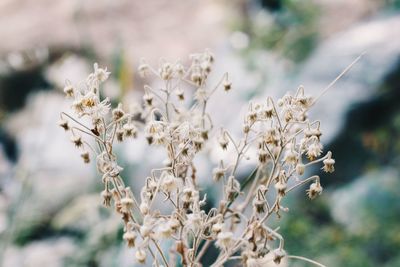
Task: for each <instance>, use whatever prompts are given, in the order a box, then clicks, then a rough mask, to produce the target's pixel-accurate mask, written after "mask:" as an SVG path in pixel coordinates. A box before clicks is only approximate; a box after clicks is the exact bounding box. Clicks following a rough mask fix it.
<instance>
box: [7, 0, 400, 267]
mask: <svg viewBox="0 0 400 267" xmlns="http://www.w3.org/2000/svg"><path fill="white" fill-rule="evenodd" d="M242 2H245V1H232V2H231V1H212V0H190V1H188V0H176V1H171V0H157V1H132V0H114V1H109V0H87V1H79V0H59V1H54V0H23V1H21V0H2V1H0V36H1V38H2V40H1V42H0V59H1V60H2V61H3V63H4V62H6V63H7V64H9V65H11V66H14V69H17V68H15V66H20V65H21V64H23V61H24V60H25V59H24V60H23V59H21V57H20V56H19V55H20V53H23V52H24V51H29V50H35V49H38V48H40V49H44V51H47V53H48V52H49V51H50V50H51V49H53V48H55V47H56V48H57V49H58V48H63V49H71V50H74V49H80V48H81V47H83V46H87V45H89V46H90V47H91V48H92V49H93V50H94V53H95V55H96V57H97V58H96V61H99V62H102V63H104V64H103V65H107V64H111V62H112V57H113V55H114V54H115V51H116V50H120V49H121V50H122V51H123V54H124V56H125V57H126V60H127V62H128V63H127V64H128V65H129V66H131V70H132V71H131V77H130V78H131V79H132V80H134V82H133V83H132V86H131V87H132V88H128V89H129V90H130V91H129V92H128V93H125V94H124V96H125V99H124V100H123V101H129V100H130V99H131V98H132V97H133V98H134V97H138V96H139V92H140V89H138V88H137V87H135V86H140V85H141V82H137V81H136V79H137V78H136V76H135V71H134V70H135V69H136V66H137V64H138V62H139V59H140V58H141V57H145V58H147V59H148V60H149V62H150V63H151V64H154V65H157V62H158V58H160V57H165V58H167V59H169V60H171V61H175V59H178V58H181V59H183V60H186V59H187V56H188V55H189V54H191V53H193V52H197V51H203V50H204V49H205V48H210V49H211V50H212V51H213V53H214V54H215V56H216V65H215V73H214V74H213V77H212V80H214V81H218V79H219V77H220V76H221V75H222V74H223V73H224V72H225V71H227V72H229V73H230V77H232V81H233V89H232V92H231V93H230V94H228V95H226V94H225V93H224V92H218V93H216V95H215V99H214V101H211V102H210V106H209V112H210V113H212V114H215V121H214V123H215V125H223V126H224V127H226V128H228V129H230V130H231V131H232V132H233V135H234V136H236V137H238V136H239V134H240V131H241V122H242V121H241V120H240V119H239V120H237V118H240V116H242V115H243V113H244V112H245V111H246V103H247V102H248V100H249V99H256V100H259V101H263V99H265V97H266V96H267V95H272V96H273V97H280V96H282V94H283V93H284V92H286V91H287V90H291V91H294V90H295V89H296V88H297V86H298V85H300V84H303V85H304V86H305V89H306V92H309V93H311V94H318V92H320V90H321V89H323V88H324V87H325V86H326V85H328V84H329V83H330V82H331V81H332V80H333V79H334V78H335V77H336V76H337V75H338V74H339V73H340V72H341V71H342V70H343V69H344V68H345V67H346V66H347V65H348V64H350V63H351V62H352V61H353V60H354V59H355V58H356V57H357V56H358V55H359V54H361V53H363V52H365V51H366V52H367V54H366V55H365V56H364V57H363V59H362V60H360V62H359V63H358V64H357V65H356V66H355V68H354V70H353V72H352V73H351V75H348V76H347V77H346V78H344V79H343V80H341V81H340V82H339V83H338V84H337V88H333V89H332V92H328V94H329V95H328V94H327V95H326V96H325V97H324V98H322V99H321V103H320V105H317V106H316V110H315V113H314V114H312V116H313V115H315V114H317V113H318V116H319V117H322V120H323V123H322V129H323V132H324V137H323V138H324V142H329V140H330V139H332V138H333V137H334V136H335V134H336V133H337V132H338V131H339V130H340V127H341V119H342V118H343V116H344V114H345V112H346V111H347V109H348V108H349V106H350V105H351V104H352V103H354V102H357V101H360V100H362V99H365V98H366V97H368V96H369V95H371V94H372V92H373V90H374V88H375V86H376V85H377V84H378V82H379V81H380V80H381V79H382V77H383V76H384V75H385V74H387V72H388V70H390V68H391V66H393V65H394V64H395V63H396V61H397V58H398V56H399V55H400V15H399V14H382V13H380V12H379V8H380V6H381V3H380V2H381V1H372V0H356V1H344V0H343V1H334V0H323V1H316V2H317V4H318V5H319V6H320V8H321V9H322V10H323V11H325V16H323V17H322V19H321V20H320V21H319V29H320V33H321V38H320V40H319V43H318V46H317V47H316V49H315V50H314V51H313V53H312V54H311V55H310V57H309V58H308V59H307V60H305V61H304V62H303V63H301V64H302V65H301V66H302V67H301V68H299V69H300V70H299V71H295V72H294V71H293V62H290V61H289V60H287V59H284V58H282V57H280V56H279V55H278V54H277V53H276V52H274V51H267V50H258V51H254V52H253V54H252V55H251V57H252V58H251V60H252V61H253V62H254V64H255V65H256V68H255V69H251V70H250V69H249V68H247V66H246V64H245V63H244V60H243V58H242V57H241V55H240V51H241V50H243V49H245V48H247V47H248V46H249V43H250V41H251V36H249V35H248V34H246V33H244V32H242V31H240V30H234V31H232V27H231V26H230V25H229V23H230V22H231V21H232V18H234V16H240V15H241V13H240V8H238V6H239V7H240V6H241V5H242ZM343 10H346V12H347V13H346V14H348V16H347V15H346V16H343V14H342V11H343ZM321 12H322V11H321ZM268 16H269V15H268V14H258V18H259V19H260V23H268V20H269V18H268ZM342 17H345V19H343V20H341V19H339V18H342ZM338 20H340V23H337V21H338ZM47 53H44V56H45V57H46V55H47ZM42 54H43V53H42ZM92 64H93V62H92V61H91V60H88V59H87V58H82V57H81V56H80V55H76V54H74V53H71V52H68V53H66V55H64V56H62V57H61V58H60V59H58V60H56V61H55V62H51V64H50V65H49V66H48V67H47V68H46V71H45V73H44V75H45V77H47V79H48V81H49V82H50V83H51V85H52V86H54V87H55V88H58V89H59V88H61V87H62V86H63V84H64V81H65V79H70V80H71V81H73V82H78V81H80V80H83V79H85V77H86V75H87V74H88V73H89V71H90V70H91V68H92ZM1 66H2V65H1V64H0V67H1ZM0 70H1V68H0ZM111 71H113V70H112V69H111ZM366 75H367V77H368V79H365V77H366ZM265 76H267V77H268V79H267V80H266V81H265V80H263V77H265ZM260 84H262V86H261V89H258V90H255V89H254V88H256V87H260ZM118 86H119V82H118V81H116V80H115V79H111V80H110V81H108V82H107V84H106V90H107V93H106V94H108V95H109V96H110V97H111V98H115V97H117V96H118V94H116V91H117V90H118V89H117V88H118ZM0 90H1V88H0ZM332 99H335V101H332ZM26 103H27V104H26V105H25V106H24V107H23V108H22V109H21V110H19V111H17V112H14V113H11V114H8V115H7V116H5V117H3V118H2V120H1V121H0V122H1V124H2V127H3V128H4V129H5V130H6V131H7V133H8V134H10V135H11V136H12V137H13V138H14V139H15V141H16V143H17V146H18V153H19V158H18V160H17V161H16V162H14V163H13V162H11V161H10V160H9V159H7V158H6V156H5V155H4V153H3V151H2V148H1V145H0V186H1V191H0V235H1V236H2V237H3V238H1V241H0V266H2V263H3V267H31V266H32V267H36V266H56V267H58V266H60V267H61V266H64V265H63V262H64V261H65V259H66V258H68V257H73V256H74V255H75V254H77V255H79V256H82V254H84V253H89V252H87V251H86V250H90V248H91V247H92V248H93V247H95V246H97V245H98V243H101V242H102V240H101V238H107V235H113V234H114V235H115V233H116V232H117V231H118V227H119V226H120V225H119V223H118V220H117V221H114V220H113V216H112V215H111V217H110V216H108V217H107V219H104V216H103V215H101V212H102V211H99V205H100V197H99V196H98V194H97V192H99V190H100V189H99V188H100V186H99V185H100V177H98V176H97V175H96V171H95V166H94V165H91V166H90V167H88V166H85V165H83V163H82V162H81V159H80V157H79V154H78V152H77V151H76V150H75V149H74V147H73V146H72V144H71V142H70V141H69V137H68V135H66V134H64V132H63V130H62V129H60V128H58V127H57V120H58V119H59V113H60V111H61V110H66V109H67V108H68V107H69V104H68V102H67V101H65V99H64V97H63V95H62V94H61V93H60V91H56V90H54V91H46V92H43V91H40V92H33V93H32V94H31V95H30V96H29V97H28V100H27V102H26ZM221 106H222V109H221ZM216 130H217V129H216ZM118 149H119V150H120V153H121V155H123V157H124V164H130V165H131V166H132V170H133V171H132V177H131V180H132V181H133V183H135V182H134V181H135V180H140V179H142V178H144V177H145V176H146V175H147V172H148V170H149V167H150V166H157V164H160V163H161V162H160V160H162V158H163V155H162V154H157V153H158V152H157V151H155V150H152V149H150V150H149V149H148V148H147V146H146V145H145V140H144V138H139V140H138V141H137V142H136V141H134V142H129V143H128V144H127V145H126V146H120V147H119V148H118ZM207 153H208V154H207ZM250 153H251V151H250ZM249 156H250V160H249V161H248V164H247V165H248V166H251V165H252V160H254V157H252V156H254V155H249ZM221 157H229V151H228V153H227V152H222V151H215V150H214V151H212V152H210V151H206V153H205V154H203V155H201V156H200V159H199V164H200V165H199V166H201V168H199V175H200V177H203V178H204V179H206V178H208V177H207V175H208V173H209V172H210V170H211V169H212V168H213V167H214V165H215V164H217V162H218V161H219V159H220V158H221ZM248 166H245V167H244V168H243V170H242V171H243V173H245V172H246V171H247V170H248V168H247V167H248ZM139 183H140V182H139ZM211 183H212V182H211V181H209V180H208V181H204V184H205V185H210V184H211ZM135 190H136V191H137V189H135ZM77 199H78V200H80V201H81V202H78V204H79V203H86V204H87V205H86V206H85V207H84V208H83V209H76V207H78V206H79V205H77V202H76V201H77ZM88 214H89V215H90V216H88ZM114 219H115V218H114ZM117 219H118V218H117ZM76 222H79V223H78V224H76ZM42 223H50V225H52V227H53V228H54V229H62V228H63V227H67V228H68V227H75V226H76V225H78V226H79V227H81V228H80V230H82V229H84V231H87V233H88V236H89V238H88V240H86V241H85V242H83V243H77V242H74V239H73V238H71V237H63V236H61V237H57V236H56V237H54V236H51V237H50V238H46V237H45V238H39V239H38V240H35V241H34V242H31V243H30V244H28V245H26V246H23V247H19V246H18V245H15V244H12V242H11V241H12V240H13V235H14V234H15V233H17V232H18V233H20V232H21V231H25V230H26V231H29V229H31V228H34V227H39V226H40V224H42ZM100 224H103V225H101V226H100ZM118 238H119V237H118ZM96 242H97V243H96ZM88 248H89V249H88ZM2 249H3V251H2ZM94 254H95V256H94V258H96V259H98V261H99V262H100V263H102V264H103V265H100V266H104V267H106V266H113V265H112V264H113V263H112V259H114V258H118V259H119V262H120V263H121V264H120V265H117V266H133V265H132V264H133V260H131V258H132V257H133V254H132V253H129V252H127V251H126V250H124V249H122V248H121V247H119V245H116V244H113V247H112V249H109V250H107V252H106V253H97V254H96V253H94ZM45 255H47V256H45ZM82 257H84V255H83V256H82Z"/></svg>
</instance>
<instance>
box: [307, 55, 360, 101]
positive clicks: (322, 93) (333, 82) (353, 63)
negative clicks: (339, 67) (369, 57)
mask: <svg viewBox="0 0 400 267" xmlns="http://www.w3.org/2000/svg"><path fill="white" fill-rule="evenodd" d="M364 55H365V52H363V53H362V54H361V55H359V56H358V57H357V58H356V59H355V60H353V62H351V63H350V65H348V66H347V67H346V68H345V69H344V70H343V71H342V72H341V73H340V74H339V75H338V76H337V77H336V78H335V79H334V80H333V81H332V82H331V83H330V84H329V85H328V86H327V87H325V88H324V89H323V90H322V92H321V93H320V94H319V95H318V96H317V97H316V98H315V99H314V101H313V102H312V103H311V105H310V107H311V106H313V105H314V104H315V103H316V102H317V101H318V99H320V98H321V97H322V96H323V95H324V94H325V93H326V92H327V91H328V90H329V89H331V88H332V86H334V85H335V83H336V82H337V81H338V80H340V78H342V77H343V76H344V75H345V74H346V73H347V72H349V71H350V69H351V68H352V67H353V66H354V65H355V64H356V63H357V62H358V61H359V60H360V59H361V58H362V57H363V56H364Z"/></svg>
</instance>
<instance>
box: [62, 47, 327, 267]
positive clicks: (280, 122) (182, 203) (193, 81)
mask: <svg viewBox="0 0 400 267" xmlns="http://www.w3.org/2000/svg"><path fill="white" fill-rule="evenodd" d="M190 61H191V63H190V64H189V65H188V66H187V67H185V66H184V65H183V64H182V63H181V62H175V63H172V62H167V61H165V60H161V61H160V65H159V67H158V68H153V67H152V66H150V65H149V64H148V63H147V62H146V61H145V60H142V61H141V64H140V66H139V68H138V71H139V73H140V74H141V76H143V77H145V78H146V77H152V78H157V79H159V80H160V81H161V83H162V87H161V88H160V89H155V88H152V87H151V86H149V85H145V86H144V95H143V99H142V100H143V101H142V104H140V105H139V106H138V105H132V107H131V108H129V109H128V110H127V109H125V108H124V107H123V106H122V104H118V105H117V106H116V107H115V108H113V107H112V106H111V104H110V101H109V100H108V99H102V98H101V94H100V90H101V84H102V83H103V82H105V81H106V80H107V78H108V76H109V74H110V73H109V72H107V69H103V68H99V67H98V65H97V64H95V65H94V72H93V73H91V74H90V75H89V76H88V78H87V80H86V81H85V82H83V83H81V84H79V85H78V86H75V85H72V84H71V83H69V82H67V83H66V86H65V89H64V92H65V94H66V95H67V97H69V98H72V109H73V111H74V114H75V115H70V114H67V113H62V114H61V119H60V122H59V125H60V126H61V127H62V128H63V129H64V130H66V131H68V132H70V134H71V140H72V142H73V143H74V145H75V146H76V147H77V148H78V149H80V151H81V157H82V158H83V161H84V162H85V163H89V162H90V159H91V158H94V159H95V161H96V165H97V169H98V172H99V173H100V174H101V175H102V182H103V184H104V190H103V191H102V193H101V197H102V199H103V204H104V205H105V206H106V207H113V208H114V209H115V210H116V212H117V213H118V214H120V216H121V218H122V222H123V225H124V234H123V239H124V240H125V242H126V244H127V246H128V247H130V248H135V249H136V252H135V257H136V260H137V261H138V262H140V263H145V262H146V260H149V258H151V260H152V263H153V264H154V265H155V266H159V265H163V266H175V265H176V262H175V261H176V260H177V259H179V260H180V263H181V264H182V265H183V266H201V261H202V257H203V256H204V254H205V253H206V252H207V250H208V248H209V246H210V245H212V244H214V245H215V246H216V247H217V248H218V249H219V251H220V252H219V256H218V257H217V258H216V259H215V262H214V264H213V266H222V265H223V264H224V263H225V262H226V261H228V260H232V259H240V260H242V262H243V265H244V266H249V267H251V266H267V265H265V264H268V262H269V261H273V262H275V263H276V264H279V263H280V262H281V260H282V259H284V258H285V257H286V256H287V254H286V252H285V251H284V239H283V237H282V236H281V235H280V234H279V233H278V232H277V231H276V230H273V229H271V228H270V227H268V219H269V218H270V217H271V216H272V215H274V214H275V215H277V216H278V217H280V216H281V213H282V212H286V211H287V210H288V209H287V208H285V207H283V206H282V199H283V198H284V197H285V196H286V195H287V194H288V193H289V192H291V191H292V190H294V189H296V188H298V187H301V186H302V185H304V184H310V185H309V189H308V190H306V193H307V195H308V196H309V197H310V198H311V199H313V198H315V197H317V196H318V195H320V194H321V193H322V186H321V184H320V179H319V177H318V176H316V175H312V176H309V175H306V174H307V171H306V169H307V168H308V167H309V166H311V165H314V164H319V163H322V164H323V166H322V169H323V170H324V171H325V172H333V171H334V163H335V160H334V159H333V158H332V153H331V152H327V153H326V154H325V155H323V146H322V144H321V142H320V137H321V134H322V133H321V131H320V123H319V121H310V120H309V119H308V117H307V112H308V111H309V109H310V108H311V107H312V106H313V105H314V103H315V100H314V99H313V98H312V97H310V96H307V95H305V92H304V88H303V87H300V88H298V90H297V92H296V93H295V94H293V95H291V94H286V95H285V96H283V97H282V98H281V99H279V100H278V101H277V102H276V103H275V102H274V100H273V99H272V98H267V99H266V100H265V101H263V102H260V103H250V105H249V109H248V112H247V114H246V116H245V119H244V124H243V129H242V132H243V136H242V138H241V139H240V140H235V139H234V138H233V137H232V135H231V134H230V133H229V131H228V130H226V129H223V128H218V129H217V130H216V129H215V128H214V126H213V122H212V114H209V113H208V112H207V104H208V102H209V101H210V99H211V97H212V96H213V94H214V92H215V91H216V90H219V89H221V90H224V91H226V92H228V91H230V90H231V89H232V84H231V82H230V80H229V77H228V75H227V74H224V75H223V76H222V78H221V80H220V81H219V82H218V83H217V84H216V85H215V86H214V87H210V86H209V85H208V77H209V74H210V72H211V71H212V67H213V62H214V56H213V55H212V54H211V53H210V52H209V51H205V52H203V53H199V54H194V55H191V57H190ZM139 134H140V135H143V136H145V138H146V140H147V142H148V144H149V145H151V146H159V147H162V148H163V149H164V150H165V152H166V155H167V158H166V160H165V161H164V162H163V163H160V168H158V169H153V170H149V176H148V177H146V178H144V179H143V184H144V185H143V187H142V188H141V190H140V194H138V195H135V194H133V192H132V190H131V189H130V188H129V187H127V186H126V185H125V184H124V182H123V179H122V178H121V171H122V167H121V166H119V165H118V159H117V156H116V154H115V153H114V151H113V148H114V145H115V143H116V142H122V141H124V140H126V139H129V138H136V137H137V136H138V135H139ZM210 140H215V141H216V142H217V143H218V144H219V145H220V146H221V148H222V149H224V150H226V149H227V148H228V146H232V147H233V148H234V151H235V152H234V153H235V157H234V159H235V160H234V161H233V162H224V161H222V160H221V161H220V163H219V164H218V166H216V167H215V168H214V170H213V172H212V174H211V175H210V177H212V178H213V181H212V182H213V183H216V184H220V186H221V188H223V191H224V192H223V196H222V197H221V199H220V201H219V203H218V205H217V206H215V207H212V208H211V209H210V208H208V209H205V205H206V204H210V203H209V202H208V200H207V197H206V196H207V195H206V194H205V192H203V190H202V189H201V188H200V187H199V184H198V182H199V177H198V176H197V174H196V164H195V161H194V159H195V157H196V155H197V154H198V153H200V152H201V151H202V150H203V148H204V147H205V145H206V143H207V142H209V141H210ZM250 148H252V149H250ZM254 148H255V149H254ZM250 151H256V153H257V154H256V155H254V157H255V158H256V159H257V164H256V166H255V169H254V171H253V172H252V174H251V175H250V176H249V177H248V178H247V179H245V180H239V178H238V174H237V170H238V167H239V165H240V164H241V162H242V161H243V159H244V158H247V157H248V156H252V155H249V154H250V153H251V152H250ZM155 202H158V203H157V204H158V205H157V207H159V206H160V205H163V206H165V207H166V209H165V210H168V212H164V213H163V212H161V211H160V210H158V209H157V208H155V207H156V205H155ZM163 211H164V210H163ZM167 241H168V242H173V243H174V244H175V246H174V247H173V248H172V249H170V250H169V251H165V250H163V249H162V248H163V246H162V244H163V243H164V242H167ZM171 251H172V252H173V254H175V255H179V257H167V255H168V254H169V252H171ZM233 255H239V256H233Z"/></svg>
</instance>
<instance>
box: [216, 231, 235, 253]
mask: <svg viewBox="0 0 400 267" xmlns="http://www.w3.org/2000/svg"><path fill="white" fill-rule="evenodd" d="M233 242H234V239H233V233H232V232H229V231H222V232H220V233H219V234H218V235H217V242H215V245H216V246H217V247H219V248H221V249H222V250H225V251H226V250H228V248H229V247H230V246H231V245H232V244H233Z"/></svg>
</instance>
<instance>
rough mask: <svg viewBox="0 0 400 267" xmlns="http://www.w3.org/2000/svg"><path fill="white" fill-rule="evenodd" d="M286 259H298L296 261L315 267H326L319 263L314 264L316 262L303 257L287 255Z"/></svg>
mask: <svg viewBox="0 0 400 267" xmlns="http://www.w3.org/2000/svg"><path fill="white" fill-rule="evenodd" d="M286 258H288V259H298V260H302V261H306V262H309V263H312V264H314V265H316V266H320V267H326V266H325V265H323V264H321V263H319V262H316V261H313V260H311V259H308V258H305V257H301V256H295V255H288V256H286Z"/></svg>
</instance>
